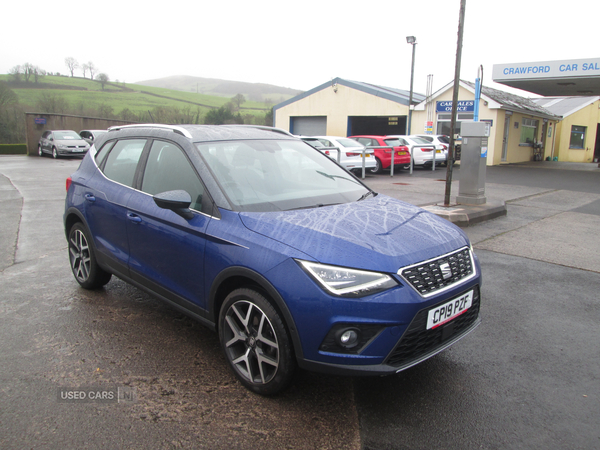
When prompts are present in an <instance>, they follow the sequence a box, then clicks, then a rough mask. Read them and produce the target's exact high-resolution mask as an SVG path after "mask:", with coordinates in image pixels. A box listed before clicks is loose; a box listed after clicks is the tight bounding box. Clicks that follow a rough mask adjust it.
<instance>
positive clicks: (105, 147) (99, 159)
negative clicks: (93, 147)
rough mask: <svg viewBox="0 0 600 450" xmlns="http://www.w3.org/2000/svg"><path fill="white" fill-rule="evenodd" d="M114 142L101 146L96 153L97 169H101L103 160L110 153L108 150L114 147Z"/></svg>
mask: <svg viewBox="0 0 600 450" xmlns="http://www.w3.org/2000/svg"><path fill="white" fill-rule="evenodd" d="M115 142H117V141H110V142H107V143H106V144H104V145H103V146H102V148H101V149H100V150H98V152H97V153H96V156H95V158H96V164H98V167H102V162H104V158H106V155H108V152H110V149H111V148H113V145H115Z"/></svg>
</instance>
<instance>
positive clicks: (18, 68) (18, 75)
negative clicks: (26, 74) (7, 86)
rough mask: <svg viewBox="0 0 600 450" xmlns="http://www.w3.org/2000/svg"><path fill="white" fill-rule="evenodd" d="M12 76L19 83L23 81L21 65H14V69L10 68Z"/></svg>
mask: <svg viewBox="0 0 600 450" xmlns="http://www.w3.org/2000/svg"><path fill="white" fill-rule="evenodd" d="M8 73H9V75H10V77H11V78H12V81H14V82H16V83H19V82H20V81H21V75H22V72H21V66H19V65H17V66H14V67H13V68H12V69H10V71H9V72H8Z"/></svg>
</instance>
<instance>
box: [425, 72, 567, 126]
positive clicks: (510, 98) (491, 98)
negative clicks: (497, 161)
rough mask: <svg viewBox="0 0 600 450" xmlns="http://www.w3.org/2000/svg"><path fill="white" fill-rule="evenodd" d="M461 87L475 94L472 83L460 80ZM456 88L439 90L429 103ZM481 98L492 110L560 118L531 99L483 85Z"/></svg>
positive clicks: (451, 85)
mask: <svg viewBox="0 0 600 450" xmlns="http://www.w3.org/2000/svg"><path fill="white" fill-rule="evenodd" d="M460 85H461V86H462V87H463V88H465V89H467V90H469V91H471V92H473V93H475V83H471V82H470V81H464V80H460ZM453 87H454V82H453V81H452V82H450V83H448V84H447V85H446V86H444V87H443V88H441V89H440V90H438V91H437V92H436V93H434V94H433V95H432V96H431V98H430V99H429V101H433V100H434V99H435V98H436V97H439V96H440V95H442V94H444V93H445V92H447V91H448V90H449V89H452V88H453ZM481 98H482V100H485V101H487V102H489V103H490V106H489V107H490V108H492V109H505V110H507V111H514V112H520V113H526V114H532V115H535V116H538V117H543V118H546V119H558V118H559V117H558V116H556V115H555V114H553V113H552V112H551V111H549V110H548V109H546V108H544V107H543V106H542V105H539V104H537V103H535V102H534V101H533V100H532V99H530V98H525V97H521V96H520V95H515V94H509V93H508V92H504V91H500V90H498V89H494V88H491V87H489V86H485V85H483V86H482V87H481ZM424 108H425V102H422V103H421V104H420V105H419V107H417V108H415V109H421V110H422V109H424Z"/></svg>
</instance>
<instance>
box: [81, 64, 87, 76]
mask: <svg viewBox="0 0 600 450" xmlns="http://www.w3.org/2000/svg"><path fill="white" fill-rule="evenodd" d="M81 71H82V72H83V78H85V74H86V72H87V71H88V65H87V63H84V64H83V65H82V66H81Z"/></svg>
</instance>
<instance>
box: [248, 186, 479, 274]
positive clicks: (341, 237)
mask: <svg viewBox="0 0 600 450" xmlns="http://www.w3.org/2000/svg"><path fill="white" fill-rule="evenodd" d="M240 218H241V220H242V222H243V223H244V225H245V226H246V227H247V228H248V229H250V230H252V231H254V232H256V233H259V234H262V235H264V236H267V237H269V238H272V239H275V240H277V241H279V242H282V243H284V244H287V245H289V246H291V247H293V248H295V249H297V250H299V251H301V252H303V253H305V254H308V255H310V256H312V257H313V258H314V259H315V260H317V261H319V262H322V263H326V264H335V265H341V266H346V267H353V268H359V269H367V270H377V271H384V272H396V271H397V270H398V269H399V268H400V267H404V266H407V265H410V264H414V263H416V262H420V261H424V260H427V259H431V258H434V257H436V256H439V255H442V254H445V253H448V252H451V251H453V250H456V249H458V248H461V247H464V246H466V245H468V242H469V241H468V239H467V237H466V236H465V234H464V233H463V232H462V231H461V230H460V229H459V228H458V227H456V226H455V225H453V224H452V223H450V222H448V221H447V220H444V219H441V218H439V217H437V216H435V215H434V214H431V213H429V212H427V211H425V210H423V209H421V208H418V207H416V206H413V205H410V204H408V203H404V202H402V201H400V200H396V199H393V198H390V197H387V196H385V195H381V194H380V195H377V197H374V198H370V199H367V200H363V201H359V202H353V203H346V204H343V205H334V206H325V207H320V208H312V209H302V210H294V211H281V212H264V213H254V212H242V213H240Z"/></svg>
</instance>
